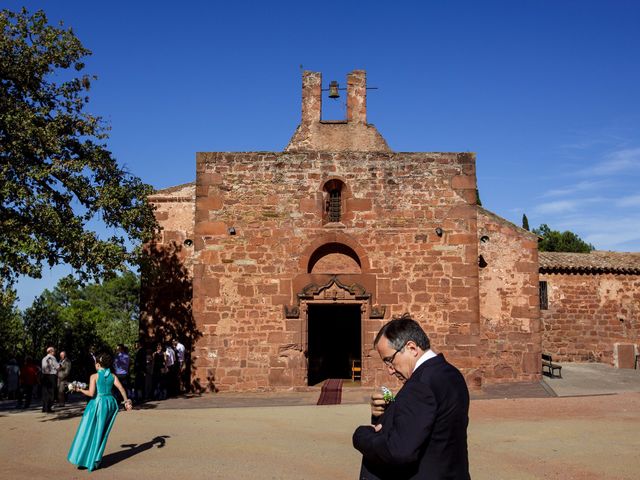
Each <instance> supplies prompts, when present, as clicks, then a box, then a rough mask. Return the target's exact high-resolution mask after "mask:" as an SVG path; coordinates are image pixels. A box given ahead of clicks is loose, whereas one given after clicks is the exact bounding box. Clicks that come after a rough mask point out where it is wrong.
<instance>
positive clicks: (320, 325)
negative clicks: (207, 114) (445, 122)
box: [141, 70, 640, 391]
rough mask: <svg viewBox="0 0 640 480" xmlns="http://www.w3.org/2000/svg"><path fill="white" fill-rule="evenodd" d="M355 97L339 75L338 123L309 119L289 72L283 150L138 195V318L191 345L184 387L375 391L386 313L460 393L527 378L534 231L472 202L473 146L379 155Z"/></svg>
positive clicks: (361, 79)
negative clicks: (142, 265)
mask: <svg viewBox="0 0 640 480" xmlns="http://www.w3.org/2000/svg"><path fill="white" fill-rule="evenodd" d="M366 93H367V90H366V74H365V72H364V71H362V70H356V71H353V72H351V73H350V74H349V75H348V78H347V92H346V94H347V118H346V120H344V121H325V120H322V117H321V107H322V77H321V74H320V73H316V72H309V71H306V72H304V74H303V79H302V119H301V122H300V125H299V126H298V128H297V130H296V131H295V133H294V134H293V137H292V138H291V140H290V142H289V144H288V145H287V146H286V147H285V149H284V151H282V152H235V153H229V152H200V153H198V154H197V156H196V182H195V185H194V184H187V185H180V186H176V187H171V188H167V189H164V190H160V191H158V192H156V193H155V194H154V195H153V196H152V197H151V201H152V202H153V203H154V205H155V206H156V208H157V210H156V215H157V219H158V221H159V222H160V224H161V225H162V228H163V230H162V232H161V235H160V238H159V239H158V242H157V244H155V245H152V246H150V248H149V252H150V258H152V259H153V262H151V264H152V265H151V266H150V267H149V268H151V269H155V270H154V271H155V273H156V275H155V276H151V275H148V278H147V280H146V282H145V287H144V291H143V308H142V310H143V317H142V320H141V321H142V324H141V325H142V328H143V329H144V330H145V333H146V334H147V335H148V336H149V337H150V338H155V339H162V338H166V337H170V336H176V335H177V336H180V337H181V340H182V341H183V343H186V344H188V346H189V347H191V348H192V352H193V357H192V358H193V369H192V378H193V379H194V381H195V382H196V383H197V384H199V385H200V386H201V387H202V388H205V389H210V390H224V391H247V390H269V389H283V388H289V389H290V388H305V387H307V386H310V385H315V384H318V383H319V382H321V381H323V380H324V379H327V378H351V375H352V368H353V366H354V365H360V366H361V369H362V370H361V372H359V373H361V383H362V385H363V386H367V385H374V384H377V385H379V384H382V383H384V384H390V383H391V382H390V379H389V376H388V374H387V372H386V370H385V369H383V366H382V363H381V362H380V360H379V358H378V356H377V354H376V352H375V351H373V350H372V342H373V339H374V336H375V334H376V333H377V331H378V330H379V328H380V327H381V326H382V325H383V323H385V322H386V321H388V320H389V319H390V318H391V317H392V316H393V315H396V314H401V313H403V312H410V313H411V314H412V315H413V316H414V318H416V319H417V320H419V321H420V322H421V324H422V325H423V327H424V329H425V330H426V331H427V332H428V334H429V336H430V338H431V341H432V345H433V346H434V348H435V349H436V350H437V351H440V352H443V353H444V354H445V356H446V357H447V358H448V359H449V361H451V362H452V363H454V364H455V365H456V366H458V367H459V368H460V369H461V371H462V372H463V373H464V375H465V377H466V379H467V383H468V384H469V386H470V388H476V389H477V388H481V387H482V386H483V385H487V384H491V383H499V382H522V381H536V380H538V379H539V378H540V355H541V350H542V328H541V325H542V324H541V315H540V303H539V288H538V285H539V283H538V282H539V260H538V250H537V241H538V239H537V237H536V236H535V235H534V234H532V233H530V232H528V231H526V230H523V229H521V228H519V227H517V226H515V225H513V224H511V223H509V222H508V221H506V220H504V219H502V218H500V217H499V216H497V215H495V214H493V213H491V212H489V211H487V210H485V209H483V208H482V207H480V206H478V205H477V204H476V198H477V185H476V169H475V162H476V159H475V155H474V154H472V153H425V152H411V153H400V152H394V151H392V150H391V149H390V148H389V146H388V145H387V143H386V141H385V140H384V138H383V137H382V135H381V134H380V133H379V132H378V131H377V129H376V128H375V126H374V125H372V124H369V123H367V108H366ZM149 271H151V270H149ZM152 277H153V278H156V280H149V278H152ZM639 290H640V287H639ZM636 298H637V297H636ZM552 353H553V352H552ZM390 386H391V385H390Z"/></svg>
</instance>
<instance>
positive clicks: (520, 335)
mask: <svg viewBox="0 0 640 480" xmlns="http://www.w3.org/2000/svg"><path fill="white" fill-rule="evenodd" d="M478 241H479V247H478V249H479V253H480V255H481V257H480V262H479V263H480V324H481V338H482V352H483V354H482V373H483V377H484V378H485V381H486V382H487V383H501V382H513V381H533V380H537V379H539V378H540V371H541V366H540V353H541V352H540V341H541V334H540V310H539V305H538V303H539V297H538V238H537V236H536V235H534V234H532V233H530V232H527V231H526V230H524V229H522V228H519V227H517V226H515V225H513V224H512V223H510V222H508V221H506V220H504V219H503V218H500V217H498V216H497V215H495V214H493V213H491V212H489V211H487V210H484V209H482V208H480V209H479V213H478Z"/></svg>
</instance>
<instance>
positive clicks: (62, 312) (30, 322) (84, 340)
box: [23, 271, 140, 379]
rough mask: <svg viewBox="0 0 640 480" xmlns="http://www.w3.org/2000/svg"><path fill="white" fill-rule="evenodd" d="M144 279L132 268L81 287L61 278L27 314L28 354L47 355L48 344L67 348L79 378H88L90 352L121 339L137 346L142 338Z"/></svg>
mask: <svg viewBox="0 0 640 480" xmlns="http://www.w3.org/2000/svg"><path fill="white" fill-rule="evenodd" d="M139 295H140V280H139V278H138V276H137V275H135V274H134V273H133V272H130V271H127V272H125V273H123V274H122V275H118V276H116V277H114V278H111V279H108V280H105V281H104V282H103V283H95V284H89V285H82V284H81V283H80V282H78V281H77V280H76V279H74V278H73V277H70V276H69V277H65V278H62V279H60V281H59V282H58V283H57V284H56V286H55V287H54V288H53V290H51V291H49V290H45V291H44V292H42V294H41V295H40V296H39V297H37V298H36V299H35V300H34V302H33V304H32V305H31V307H29V308H27V309H26V310H25V312H24V313H23V330H24V333H23V337H24V338H25V339H26V341H25V349H24V353H25V354H30V355H32V356H34V358H39V357H41V356H42V355H44V351H45V349H46V347H48V346H50V345H51V346H54V347H56V348H57V349H59V350H65V351H66V352H67V354H68V355H69V357H70V358H71V360H72V362H73V364H74V365H75V366H74V367H73V368H74V370H75V372H76V374H77V375H76V376H77V379H86V378H87V377H88V375H89V374H90V373H91V372H90V367H91V365H88V364H87V355H88V354H89V351H90V350H94V351H101V350H107V351H109V350H112V349H113V347H114V346H115V345H117V344H119V343H123V344H125V345H127V346H128V347H129V348H131V347H133V343H134V342H135V341H136V340H137V338H138V334H139V333H138V330H139V329H138V317H139V300H138V299H139Z"/></svg>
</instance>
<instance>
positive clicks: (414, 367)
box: [353, 314, 470, 480]
mask: <svg viewBox="0 0 640 480" xmlns="http://www.w3.org/2000/svg"><path fill="white" fill-rule="evenodd" d="M374 348H375V349H376V350H377V351H378V354H379V355H380V358H381V359H382V361H383V362H384V364H385V365H386V367H387V369H388V371H389V374H390V375H395V376H396V377H397V378H398V379H400V381H402V382H403V383H404V385H403V387H402V388H401V389H400V391H399V392H398V394H397V396H396V397H395V399H394V400H393V401H390V402H385V401H384V400H383V399H382V395H381V394H380V395H374V396H373V397H372V402H371V406H372V414H373V418H372V423H373V424H372V425H367V426H361V427H358V428H357V429H356V431H355V432H354V434H353V445H354V447H355V448H357V449H358V450H359V451H360V452H361V453H362V455H363V460H362V469H361V472H360V479H361V480H365V479H394V480H395V479H421V480H432V479H433V480H437V479H455V480H468V479H469V478H470V476H469V459H468V453H467V425H468V423H469V390H468V389H467V385H466V383H465V380H464V377H463V376H462V374H461V373H460V371H459V370H458V369H457V368H455V367H454V366H453V365H451V364H450V363H448V362H447V361H446V360H445V359H444V356H443V355H442V354H439V355H437V354H435V353H434V352H433V351H432V350H431V349H430V343H429V338H428V337H427V335H426V334H425V333H424V331H423V330H422V328H421V327H420V325H419V324H418V323H417V322H416V321H414V320H413V319H412V318H411V317H410V316H409V314H405V315H403V316H402V317H400V318H396V319H393V320H391V321H390V322H389V323H387V324H386V325H384V326H383V327H382V329H381V330H380V332H378V335H377V336H376V339H375V341H374Z"/></svg>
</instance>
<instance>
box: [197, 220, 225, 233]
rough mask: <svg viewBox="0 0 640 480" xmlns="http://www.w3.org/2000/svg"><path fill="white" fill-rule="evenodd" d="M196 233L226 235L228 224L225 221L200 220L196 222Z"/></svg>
mask: <svg viewBox="0 0 640 480" xmlns="http://www.w3.org/2000/svg"><path fill="white" fill-rule="evenodd" d="M195 234H196V235H226V234H227V226H226V225H225V224H224V222H199V223H196V228H195Z"/></svg>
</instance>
